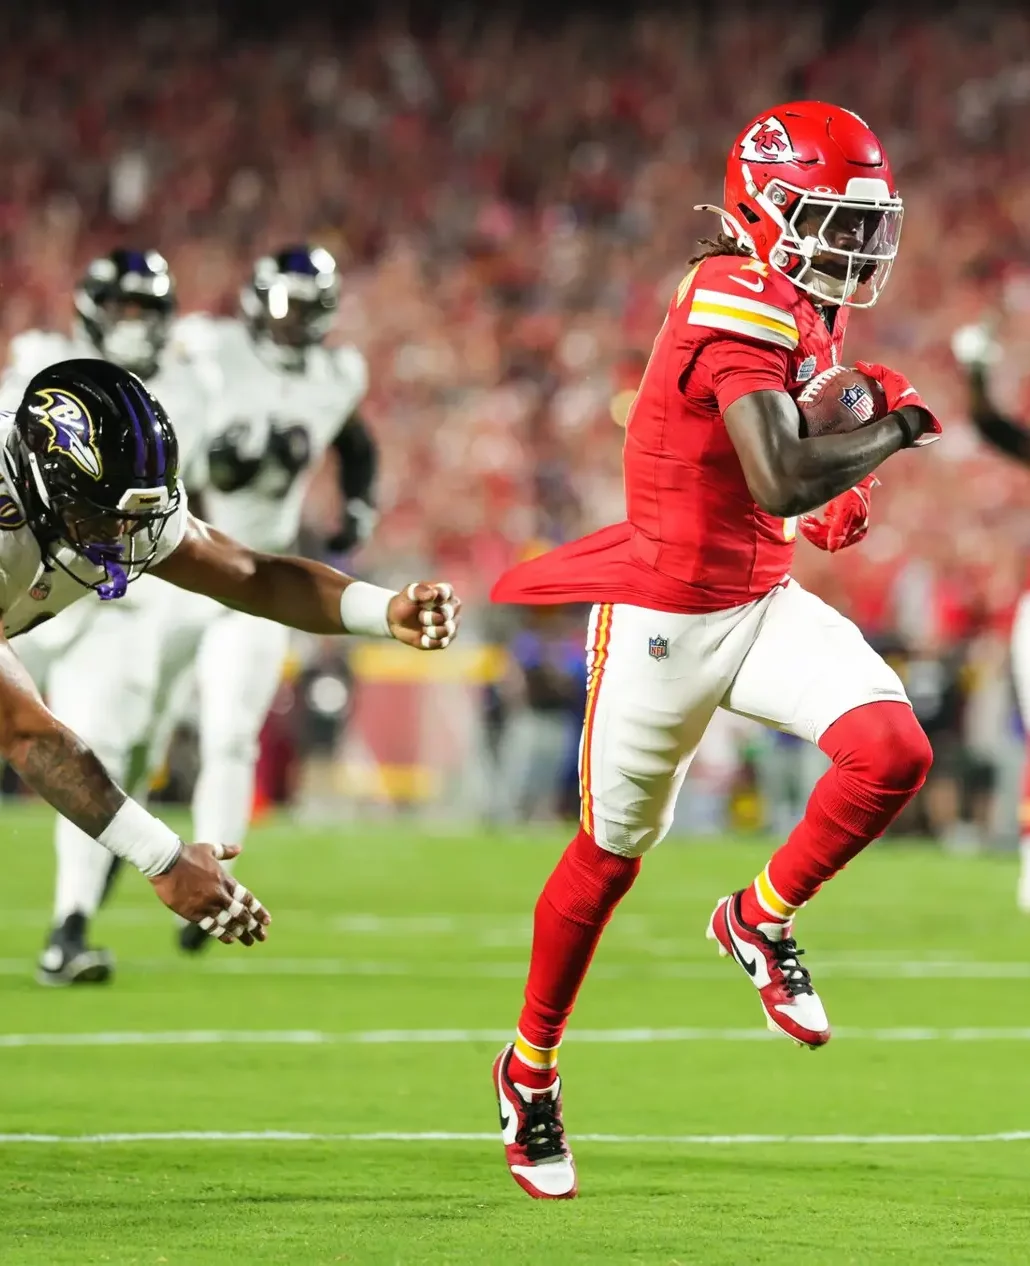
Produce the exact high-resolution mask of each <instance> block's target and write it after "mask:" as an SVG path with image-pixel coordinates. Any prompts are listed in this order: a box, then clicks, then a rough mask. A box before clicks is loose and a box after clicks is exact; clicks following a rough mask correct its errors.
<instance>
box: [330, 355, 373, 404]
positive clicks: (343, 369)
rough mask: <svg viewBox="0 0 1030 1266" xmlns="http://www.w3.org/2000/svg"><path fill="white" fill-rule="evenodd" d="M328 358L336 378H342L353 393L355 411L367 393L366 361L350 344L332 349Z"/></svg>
mask: <svg viewBox="0 0 1030 1266" xmlns="http://www.w3.org/2000/svg"><path fill="white" fill-rule="evenodd" d="M330 356H331V357H332V366H333V369H334V370H335V372H336V375H337V377H339V378H342V379H343V380H344V382H346V384H347V385H348V387H350V388H351V390H352V391H353V392H354V397H355V400H354V408H355V409H356V408H357V407H358V405H359V404H360V403H361V401H362V400H363V399H364V398H365V394H366V392H367V391H368V361H367V360H366V359H365V357H364V355H363V354H362V353H361V352H359V351H358V349H357V348H356V347H353V346H352V345H350V344H347V345H346V346H344V347H334V348H333V349H332V351H331V352H330Z"/></svg>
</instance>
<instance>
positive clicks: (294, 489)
mask: <svg viewBox="0 0 1030 1266" xmlns="http://www.w3.org/2000/svg"><path fill="white" fill-rule="evenodd" d="M180 330H181V337H182V339H183V341H184V343H185V344H186V346H187V347H188V348H189V350H190V353H191V354H193V355H195V356H196V357H197V359H198V360H202V359H203V358H204V357H210V358H211V359H212V361H213V362H214V365H215V367H216V370H217V377H218V380H219V382H220V399H219V402H218V405H217V407H216V410H215V415H216V417H217V419H218V420H217V422H216V424H215V426H214V428H213V430H212V436H211V438H212V439H215V438H217V436H218V435H221V434H224V433H225V432H226V431H228V430H230V429H231V430H232V432H233V435H234V438H235V439H236V442H237V444H238V445H239V447H240V451H241V453H242V454H243V455H244V456H247V457H251V458H259V457H261V456H262V455H265V454H268V453H269V449H270V444H271V441H272V439H273V437H274V438H275V439H276V440H277V441H279V443H280V444H281V445H283V446H288V448H289V451H290V453H291V458H292V461H293V463H294V465H295V467H296V468H297V469H295V471H290V470H287V469H285V468H284V467H283V466H282V465H279V464H278V463H276V462H275V460H274V458H270V459H269V460H267V461H265V463H264V464H263V466H262V468H261V469H260V470H259V472H258V474H257V476H256V477H255V478H254V480H253V481H252V482H251V483H250V484H248V485H247V486H246V487H244V488H240V489H238V490H237V491H235V492H228V493H226V492H218V491H217V490H216V489H214V488H212V487H210V486H208V487H206V488H205V492H204V512H205V517H206V519H207V520H208V522H210V523H211V524H212V526H213V527H216V528H218V529H219V531H222V532H225V533H226V535H227V536H231V537H233V538H234V539H236V540H238V541H240V542H242V543H243V544H244V545H248V546H250V547H251V548H252V549H258V550H265V551H268V552H271V553H280V552H282V551H284V550H288V549H290V548H291V547H292V546H293V545H294V543H295V541H296V539H297V534H298V532H299V530H300V520H301V510H302V508H303V505H304V497H305V494H306V492H307V489H308V485H309V483H310V481H311V476H312V474H313V473H314V471H315V470H316V469H317V467H318V464H319V462H320V461H321V459H322V457H323V455H324V454H325V452H326V449H328V447H329V446H330V444H331V443H332V442H333V440H334V439H335V438H336V436H337V435H338V434H339V432H340V430H341V429H342V427H343V425H344V423H345V422H346V421H347V419H348V418H349V417H350V416H351V414H352V413H353V412H354V411H355V409H356V408H357V407H358V405H359V404H360V403H361V401H362V399H363V397H364V395H365V392H366V390H367V388H368V366H367V364H366V362H365V358H364V356H362V354H361V353H360V352H359V351H358V350H357V348H355V347H340V348H333V349H332V350H329V349H327V348H323V347H313V348H310V349H309V350H308V352H307V356H306V358H305V365H304V368H303V369H302V370H299V371H296V372H290V371H287V370H282V369H279V368H277V367H276V366H275V365H274V364H272V363H271V362H270V360H269V359H266V358H265V357H264V356H263V355H262V353H261V350H260V346H259V345H258V344H257V343H256V342H255V341H254V339H253V338H252V337H251V335H250V332H249V331H248V329H247V327H246V326H245V325H244V324H243V322H241V321H228V320H215V319H212V318H210V317H205V316H194V317H186V318H184V319H183V321H182V322H180Z"/></svg>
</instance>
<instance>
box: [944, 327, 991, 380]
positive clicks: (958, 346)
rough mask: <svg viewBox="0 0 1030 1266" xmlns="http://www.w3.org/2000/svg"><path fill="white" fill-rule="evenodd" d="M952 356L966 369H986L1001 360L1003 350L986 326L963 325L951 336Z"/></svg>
mask: <svg viewBox="0 0 1030 1266" xmlns="http://www.w3.org/2000/svg"><path fill="white" fill-rule="evenodd" d="M951 354H952V356H954V357H955V359H956V360H957V361H958V363H959V364H960V365H961V366H962V367H963V368H964V369H981V370H982V369H984V368H986V367H987V366H988V365H996V364H997V363H998V361H999V360H1000V359H1001V348H1000V347H999V346H998V344H997V343H996V342H995V341H994V338H993V336H992V334H991V330H990V328H989V327H988V326H986V325H963V326H962V327H961V328H960V329H958V330H956V331H955V333H954V334H953V335H952V336H951Z"/></svg>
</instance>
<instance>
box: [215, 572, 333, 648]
mask: <svg viewBox="0 0 1030 1266" xmlns="http://www.w3.org/2000/svg"><path fill="white" fill-rule="evenodd" d="M353 583H354V582H353V581H352V579H351V577H350V576H345V575H344V574H343V572H339V571H336V569H335V568H333V567H327V566H326V565H325V564H324V563H316V562H312V561H311V560H310V559H307V558H294V557H280V556H279V555H277V554H253V555H252V556H251V570H250V573H249V575H246V576H241V577H239V578H238V579H237V580H236V581H235V583H233V584H231V585H229V586H227V587H226V588H225V589H224V591H223V592H222V593H216V592H214V591H213V590H210V589H209V590H206V592H208V593H210V595H211V597H213V598H217V599H218V600H219V601H220V602H224V603H225V605H226V606H228V607H232V608H233V609H234V610H236V611H244V612H246V613H247V615H255V616H258V617H259V618H261V619H265V620H274V621H276V622H277V623H279V624H285V625H287V626H288V627H289V628H292V629H300V630H301V631H302V632H304V633H317V634H323V635H325V634H333V633H344V632H346V631H347V630H346V629H345V628H344V624H343V617H342V616H341V614H340V601H341V599H342V598H343V594H344V590H345V589H346V588H347V587H348V586H349V585H351V584H353Z"/></svg>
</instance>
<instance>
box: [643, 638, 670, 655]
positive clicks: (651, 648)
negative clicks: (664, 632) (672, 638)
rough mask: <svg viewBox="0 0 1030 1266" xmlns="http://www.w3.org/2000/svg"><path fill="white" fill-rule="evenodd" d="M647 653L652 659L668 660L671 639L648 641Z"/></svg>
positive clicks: (651, 639) (652, 639)
mask: <svg viewBox="0 0 1030 1266" xmlns="http://www.w3.org/2000/svg"><path fill="white" fill-rule="evenodd" d="M647 653H648V654H649V655H650V656H651V658H652V659H666V658H667V657H668V654H669V639H668V638H667V637H652V638H650V639H648V643H647Z"/></svg>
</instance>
